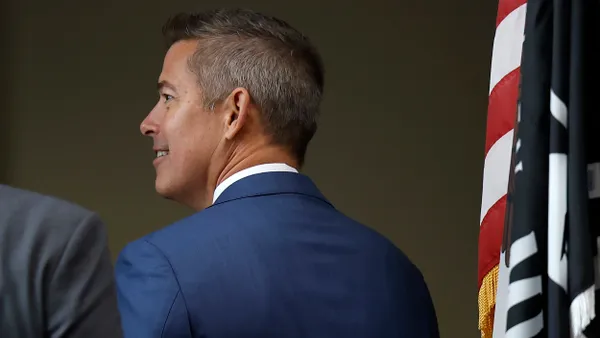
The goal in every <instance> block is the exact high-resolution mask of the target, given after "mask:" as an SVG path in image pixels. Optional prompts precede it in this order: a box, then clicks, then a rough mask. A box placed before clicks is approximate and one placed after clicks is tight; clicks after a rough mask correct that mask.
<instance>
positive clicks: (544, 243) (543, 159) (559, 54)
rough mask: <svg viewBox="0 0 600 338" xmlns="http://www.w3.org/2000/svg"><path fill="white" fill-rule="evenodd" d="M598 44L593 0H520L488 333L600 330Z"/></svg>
mask: <svg viewBox="0 0 600 338" xmlns="http://www.w3.org/2000/svg"><path fill="white" fill-rule="evenodd" d="M599 43H600V3H599V2H598V0H529V1H528V3H527V14H526V21H525V40H524V43H523V49H522V52H523V55H522V62H521V91H520V100H519V104H518V108H517V124H516V126H515V142H514V144H515V146H514V155H513V156H514V157H513V163H512V165H511V172H510V175H511V178H510V179H509V189H508V196H509V198H508V199H507V200H508V202H507V213H506V220H507V221H508V222H507V224H506V226H505V234H506V236H505V238H506V244H508V248H507V250H506V253H505V254H506V258H507V261H508V269H507V270H506V275H505V280H502V279H503V278H502V277H500V278H499V287H498V299H500V297H504V296H505V297H506V304H505V307H504V308H502V309H500V308H499V307H497V308H496V323H495V324H496V325H495V328H494V338H500V337H506V338H509V337H510V338H512V337H515V338H525V337H549V338H565V337H588V338H591V337H600V334H599V333H600V331H599V329H598V323H597V319H596V312H597V308H598V306H599V305H600V302H597V301H596V299H597V297H596V287H595V284H596V283H597V280H598V278H597V277H596V276H597V270H598V267H597V252H598V249H597V248H598V244H597V243H598V240H597V239H598V235H599V234H600V233H599V230H600V199H599V198H598V197H600V196H599V195H600V194H598V193H597V190H598V187H597V186H596V185H597V184H598V182H597V179H598V178H600V171H599V170H598V168H599V167H600V111H598V109H597V108H596V105H597V104H596V102H595V101H596V99H597V98H596V95H597V93H598V92H599V91H598V89H600V84H598V79H599V78H600V52H598V51H597V45H598V44H599ZM598 282H600V281H598ZM503 284H504V285H503ZM502 287H506V293H505V294H503V295H501V294H500V290H501V289H502ZM500 317H502V320H498V318H500Z"/></svg>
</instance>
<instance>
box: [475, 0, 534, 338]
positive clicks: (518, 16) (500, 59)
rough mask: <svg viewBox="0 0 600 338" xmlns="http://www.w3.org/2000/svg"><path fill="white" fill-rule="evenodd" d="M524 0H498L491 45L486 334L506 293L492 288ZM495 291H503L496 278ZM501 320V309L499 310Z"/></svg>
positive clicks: (483, 234)
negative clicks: (492, 43) (499, 293)
mask: <svg viewBox="0 0 600 338" xmlns="http://www.w3.org/2000/svg"><path fill="white" fill-rule="evenodd" d="M526 8H527V5H526V1H525V0H500V2H499V4H498V15H497V17H496V34H495V36H494V45H493V51H492V65H491V74H490V86H489V104H488V120H487V133H486V140H485V165H484V174H483V192H482V201H481V217H480V228H479V229H480V232H479V264H478V265H479V266H478V270H479V271H478V279H479V280H478V282H479V297H478V298H479V299H478V300H479V329H480V331H481V336H482V337H483V338H491V337H492V331H493V325H494V313H495V312H494V309H495V308H496V306H500V307H501V306H502V305H503V302H504V300H505V298H500V299H498V304H497V303H496V293H497V286H498V277H499V276H500V277H503V276H506V273H503V272H504V269H505V268H506V265H504V264H499V263H500V262H501V261H503V260H504V258H503V256H504V255H503V254H502V256H501V252H500V247H501V244H502V237H503V236H502V235H503V229H504V219H505V210H506V199H507V189H508V180H509V172H510V165H511V154H512V147H513V134H514V124H515V123H514V122H515V118H516V111H517V98H518V95H519V79H520V64H521V48H522V45H523V37H524V30H525V14H526ZM500 285H501V289H500V290H498V292H506V290H503V289H502V287H503V285H504V283H500ZM498 315H499V316H500V317H501V318H499V320H497V321H496V323H498V322H502V321H503V320H504V318H503V314H502V313H499V314H498Z"/></svg>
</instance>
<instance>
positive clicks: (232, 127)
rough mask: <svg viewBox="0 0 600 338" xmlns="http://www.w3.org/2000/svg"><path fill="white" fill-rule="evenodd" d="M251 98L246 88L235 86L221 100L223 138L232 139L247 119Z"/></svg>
mask: <svg viewBox="0 0 600 338" xmlns="http://www.w3.org/2000/svg"><path fill="white" fill-rule="evenodd" d="M250 107H251V99H250V93H248V91H247V90H246V88H236V89H234V90H233V91H232V92H231V94H229V96H228V97H227V99H225V102H223V109H224V119H225V121H224V122H225V138H227V139H228V140H231V139H233V138H234V137H235V136H236V135H237V134H238V133H239V132H240V130H242V128H243V127H244V125H245V124H246V123H247V121H248V114H250Z"/></svg>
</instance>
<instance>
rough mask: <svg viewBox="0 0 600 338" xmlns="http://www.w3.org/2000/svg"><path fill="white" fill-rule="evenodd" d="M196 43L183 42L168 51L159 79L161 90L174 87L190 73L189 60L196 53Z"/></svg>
mask: <svg viewBox="0 0 600 338" xmlns="http://www.w3.org/2000/svg"><path fill="white" fill-rule="evenodd" d="M196 46H197V42H196V41H181V42H177V43H175V44H173V46H171V48H169V50H168V51H167V53H166V55H165V59H164V61H163V67H162V71H161V74H160V76H159V79H158V84H159V88H160V87H168V86H167V84H170V85H171V86H174V84H175V83H176V82H177V80H178V79H179V78H180V77H182V76H184V74H187V73H188V68H187V67H188V60H189V58H190V57H191V56H192V55H193V54H194V52H195V51H196Z"/></svg>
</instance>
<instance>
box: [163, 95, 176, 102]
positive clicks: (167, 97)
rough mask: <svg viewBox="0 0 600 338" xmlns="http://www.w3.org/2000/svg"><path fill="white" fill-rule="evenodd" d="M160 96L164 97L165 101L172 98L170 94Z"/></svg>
mask: <svg viewBox="0 0 600 338" xmlns="http://www.w3.org/2000/svg"><path fill="white" fill-rule="evenodd" d="M162 97H163V98H164V99H165V103H166V102H169V101H171V100H172V99H173V96H171V95H169V94H162Z"/></svg>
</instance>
